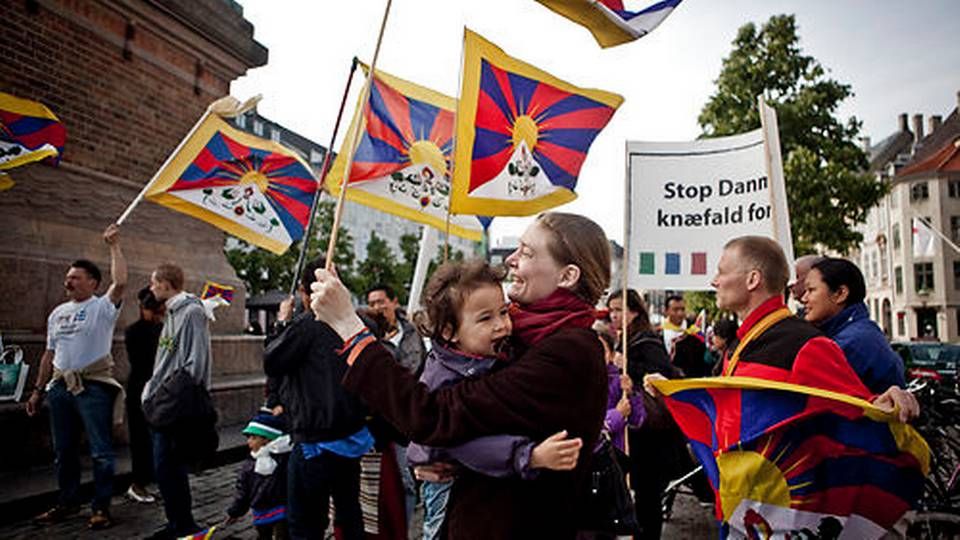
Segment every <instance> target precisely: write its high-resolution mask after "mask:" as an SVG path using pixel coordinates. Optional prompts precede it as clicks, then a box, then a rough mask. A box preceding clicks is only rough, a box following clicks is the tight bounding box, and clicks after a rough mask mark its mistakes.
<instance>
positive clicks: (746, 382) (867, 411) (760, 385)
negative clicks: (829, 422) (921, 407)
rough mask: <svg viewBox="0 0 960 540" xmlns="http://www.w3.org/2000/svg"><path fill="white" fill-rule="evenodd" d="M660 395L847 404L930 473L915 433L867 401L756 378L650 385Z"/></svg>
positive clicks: (927, 454)
mask: <svg viewBox="0 0 960 540" xmlns="http://www.w3.org/2000/svg"><path fill="white" fill-rule="evenodd" d="M651 384H652V385H653V386H654V387H655V388H656V389H657V390H659V391H660V393H662V394H664V395H666V396H670V395H673V394H675V393H677V392H682V391H684V390H703V389H706V388H729V389H737V390H740V389H747V390H785V391H788V392H796V393H800V394H806V395H808V396H813V397H820V398H825V399H830V400H834V401H839V402H841V403H846V404H847V405H852V406H854V407H858V408H861V409H863V414H864V416H866V417H867V418H869V419H870V420H873V421H875V422H885V423H886V424H887V425H888V426H889V428H890V433H891V435H892V436H893V437H894V440H896V442H897V447H898V448H900V450H902V451H905V452H909V453H911V454H913V455H914V456H915V457H916V458H917V460H918V461H919V462H920V466H921V469H922V470H923V473H924V475H926V474H928V473H929V471H930V447H929V446H928V445H927V442H926V441H925V440H923V437H921V436H920V434H919V433H917V431H916V430H915V429H914V428H913V427H912V426H910V425H909V424H904V423H902V422H900V420H899V418H898V417H897V412H896V411H893V412H888V411H885V410H883V409H881V408H879V407H877V406H876V405H874V404H873V403H870V402H869V401H866V400H863V399H860V398H856V397H852V396H848V395H846V394H841V393H839V392H833V391H830V390H823V389H821V388H813V387H810V386H802V385H799V384H791V383H785V382H781V381H768V380H766V379H757V378H755V377H701V378H696V379H676V380H662V381H651Z"/></svg>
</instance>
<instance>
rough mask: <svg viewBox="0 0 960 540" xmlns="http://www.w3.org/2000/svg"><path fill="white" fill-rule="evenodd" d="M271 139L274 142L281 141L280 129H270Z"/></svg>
mask: <svg viewBox="0 0 960 540" xmlns="http://www.w3.org/2000/svg"><path fill="white" fill-rule="evenodd" d="M270 140H271V141H273V142H280V130H279V129H271V130H270Z"/></svg>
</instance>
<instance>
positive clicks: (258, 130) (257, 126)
mask: <svg viewBox="0 0 960 540" xmlns="http://www.w3.org/2000/svg"><path fill="white" fill-rule="evenodd" d="M253 133H254V134H255V135H257V136H259V137H263V122H260V121H259V120H254V121H253Z"/></svg>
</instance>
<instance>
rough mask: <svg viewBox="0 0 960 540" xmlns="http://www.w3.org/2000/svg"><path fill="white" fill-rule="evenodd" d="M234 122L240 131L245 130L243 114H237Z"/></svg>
mask: <svg viewBox="0 0 960 540" xmlns="http://www.w3.org/2000/svg"><path fill="white" fill-rule="evenodd" d="M234 122H236V124H237V127H238V128H240V129H246V128H247V115H245V114H239V115H237V118H236V119H235V120H234Z"/></svg>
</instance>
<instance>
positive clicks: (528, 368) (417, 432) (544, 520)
mask: <svg viewBox="0 0 960 540" xmlns="http://www.w3.org/2000/svg"><path fill="white" fill-rule="evenodd" d="M608 246H609V244H608V243H607V241H606V235H605V234H604V232H603V229H601V228H600V226H599V225H597V224H596V223H594V222H593V221H591V220H589V219H587V218H585V217H583V216H578V215H573V214H562V213H547V214H542V215H540V217H539V218H538V219H537V220H536V221H535V222H534V223H533V224H532V225H531V226H530V227H529V228H528V229H527V230H526V232H525V233H524V234H523V236H522V238H521V243H520V248H519V249H517V251H516V252H514V253H513V254H512V255H510V256H509V257H508V258H507V261H506V264H507V267H508V268H509V270H510V274H511V276H512V278H513V280H512V284H511V286H510V288H509V290H508V293H507V294H508V296H509V297H510V299H511V300H512V301H513V305H512V307H511V318H512V321H513V329H514V331H513V335H512V337H513V345H514V354H513V359H512V360H510V361H509V362H507V363H506V364H505V365H504V367H503V368H501V369H499V370H496V371H495V372H492V373H489V374H487V375H485V376H483V377H478V378H475V379H469V380H464V381H461V382H459V383H457V384H455V385H453V386H449V387H445V388H441V389H438V390H436V391H435V392H430V391H428V390H427V388H426V387H425V386H424V385H422V384H418V382H417V379H416V378H415V377H414V376H413V375H412V374H410V372H409V371H407V370H406V369H404V368H403V367H401V366H399V365H397V363H396V361H395V360H394V359H393V357H392V355H391V354H390V352H389V351H388V350H386V349H385V348H384V347H383V346H382V345H380V344H378V343H377V342H376V340H375V339H374V338H373V336H372V335H371V334H370V332H369V331H368V330H367V329H366V328H365V327H364V326H363V323H362V322H361V321H360V319H359V318H358V317H357V315H356V313H354V311H353V306H352V305H351V301H350V296H351V295H350V292H349V291H348V290H347V289H346V288H345V287H344V286H343V284H342V283H340V281H339V279H337V277H336V274H335V273H333V272H330V271H326V270H321V271H318V272H317V281H316V283H314V285H313V287H312V289H313V294H312V295H311V308H312V309H313V311H314V313H315V315H316V316H317V318H318V319H320V320H322V321H324V322H326V323H327V324H329V325H330V326H331V327H332V328H333V329H334V330H335V331H336V332H337V334H338V335H339V336H340V338H341V339H342V340H343V341H344V343H345V345H344V348H343V350H344V353H345V354H346V355H347V363H348V365H350V366H351V367H350V368H349V369H348V370H347V374H346V376H345V377H344V379H343V384H344V386H345V387H346V388H347V389H348V390H350V391H352V392H355V393H357V394H358V395H359V396H360V397H361V398H363V400H364V401H365V402H366V403H367V404H368V405H369V406H370V408H371V409H373V410H374V411H377V412H378V413H380V414H381V415H383V416H384V418H386V419H387V420H388V421H389V422H391V423H392V424H393V425H395V426H396V427H398V428H399V429H401V430H402V431H404V432H406V433H409V434H410V436H411V439H412V440H413V441H414V442H417V443H419V444H426V445H432V446H441V447H442V446H450V445H455V444H458V443H460V442H463V441H465V440H468V439H472V438H476V437H480V436H484V435H496V434H502V433H510V434H514V435H522V436H526V437H529V438H531V439H533V440H543V439H546V438H547V437H549V436H551V435H553V434H554V433H557V432H559V431H563V430H566V431H567V433H568V435H569V436H570V437H572V438H581V439H582V440H583V447H585V448H593V447H594V445H595V444H596V442H597V439H598V437H599V435H600V428H601V426H602V425H603V421H604V417H605V414H606V403H607V373H606V369H605V365H604V364H605V361H604V358H603V347H602V345H601V344H600V342H599V340H598V339H597V337H596V334H595V333H594V332H593V331H592V330H591V329H590V327H591V325H592V324H593V322H594V308H593V306H594V305H595V304H596V302H597V300H598V299H599V298H600V295H601V294H603V291H604V289H605V288H606V287H607V285H608V284H609V281H610V250H609V247H608ZM589 478H590V468H589V463H588V458H587V453H586V452H581V454H580V456H579V458H578V461H577V465H576V467H575V468H574V470H573V471H542V472H541V474H540V475H539V476H538V477H537V478H536V479H534V480H530V481H523V480H521V479H518V478H493V477H488V476H483V475H481V474H479V473H473V472H469V471H467V472H464V473H463V474H461V475H460V476H459V477H458V478H457V488H456V489H455V490H454V491H453V492H452V493H451V494H450V500H449V503H448V510H447V525H448V533H449V536H450V537H451V538H478V539H481V538H482V539H490V538H560V539H563V538H574V536H575V535H576V532H577V528H578V510H579V509H580V507H579V503H580V500H581V499H580V494H582V493H585V491H584V490H585V489H587V487H588V480H589Z"/></svg>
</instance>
